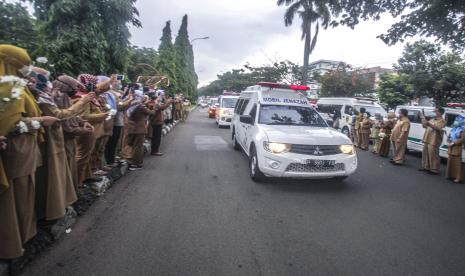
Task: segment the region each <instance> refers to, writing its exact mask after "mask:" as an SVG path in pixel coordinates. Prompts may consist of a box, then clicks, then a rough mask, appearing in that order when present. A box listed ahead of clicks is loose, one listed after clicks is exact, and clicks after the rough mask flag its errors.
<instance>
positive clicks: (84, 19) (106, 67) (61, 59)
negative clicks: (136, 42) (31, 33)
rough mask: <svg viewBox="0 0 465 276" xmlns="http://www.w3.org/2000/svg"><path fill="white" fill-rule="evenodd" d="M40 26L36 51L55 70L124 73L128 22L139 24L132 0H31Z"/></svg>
mask: <svg viewBox="0 0 465 276" xmlns="http://www.w3.org/2000/svg"><path fill="white" fill-rule="evenodd" d="M31 2H33V3H34V7H35V15H36V17H37V19H38V25H39V26H40V39H41V44H40V47H39V49H38V52H39V53H40V54H42V55H45V56H47V57H48V58H49V60H50V61H51V63H53V64H54V66H55V67H54V68H56V71H57V72H58V73H63V72H66V73H68V74H74V75H76V74H78V73H81V72H87V73H92V74H101V73H114V72H115V71H119V72H124V71H125V69H126V68H125V66H126V64H127V61H128V60H127V58H128V56H129V51H128V47H129V40H128V39H129V37H130V33H129V30H128V26H127V24H133V25H135V26H140V22H139V21H138V20H137V16H138V12H137V9H135V7H134V4H135V1H134V0H106V1H91V0H80V1H69V0H34V1H31Z"/></svg>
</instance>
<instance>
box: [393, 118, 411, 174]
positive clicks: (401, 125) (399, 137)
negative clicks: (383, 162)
mask: <svg viewBox="0 0 465 276" xmlns="http://www.w3.org/2000/svg"><path fill="white" fill-rule="evenodd" d="M409 131H410V120H409V119H408V111H407V109H401V110H400V111H399V120H398V121H397V124H396V125H395V126H394V129H393V130H392V134H391V142H392V150H393V153H394V156H393V157H392V159H391V161H390V162H391V163H392V164H393V165H403V164H404V161H405V150H406V148H407V140H408V133H409Z"/></svg>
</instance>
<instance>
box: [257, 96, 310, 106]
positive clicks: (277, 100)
mask: <svg viewBox="0 0 465 276" xmlns="http://www.w3.org/2000/svg"><path fill="white" fill-rule="evenodd" d="M263 102H265V103H287V104H308V102H307V101H306V100H301V99H288V98H270V97H268V98H263Z"/></svg>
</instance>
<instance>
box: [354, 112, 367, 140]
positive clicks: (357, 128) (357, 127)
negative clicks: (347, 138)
mask: <svg viewBox="0 0 465 276" xmlns="http://www.w3.org/2000/svg"><path fill="white" fill-rule="evenodd" d="M365 111H366V110H365V108H363V107H362V108H360V113H359V114H358V115H357V117H355V126H354V128H355V131H354V146H356V147H359V146H360V124H361V123H362V121H363V114H364V113H365Z"/></svg>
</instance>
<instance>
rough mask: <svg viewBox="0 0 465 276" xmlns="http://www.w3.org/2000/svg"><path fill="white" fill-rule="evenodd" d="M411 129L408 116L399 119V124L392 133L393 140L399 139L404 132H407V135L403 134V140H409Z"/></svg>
mask: <svg viewBox="0 0 465 276" xmlns="http://www.w3.org/2000/svg"><path fill="white" fill-rule="evenodd" d="M409 131H410V120H409V119H408V118H407V117H403V118H402V119H400V120H398V121H397V124H396V125H395V126H394V129H393V130H392V134H391V141H397V139H399V138H400V137H401V136H402V133H404V132H407V133H406V135H403V137H402V140H403V141H401V142H407V139H408V133H409Z"/></svg>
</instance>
